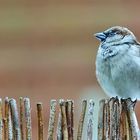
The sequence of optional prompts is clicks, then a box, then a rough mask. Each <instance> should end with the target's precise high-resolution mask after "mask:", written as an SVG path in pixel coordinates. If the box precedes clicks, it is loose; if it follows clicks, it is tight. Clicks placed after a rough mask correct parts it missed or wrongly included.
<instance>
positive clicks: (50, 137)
mask: <svg viewBox="0 0 140 140" xmlns="http://www.w3.org/2000/svg"><path fill="white" fill-rule="evenodd" d="M55 119H56V100H51V102H50V118H49V127H48V140H53V137H54V136H53V135H54V128H55Z"/></svg>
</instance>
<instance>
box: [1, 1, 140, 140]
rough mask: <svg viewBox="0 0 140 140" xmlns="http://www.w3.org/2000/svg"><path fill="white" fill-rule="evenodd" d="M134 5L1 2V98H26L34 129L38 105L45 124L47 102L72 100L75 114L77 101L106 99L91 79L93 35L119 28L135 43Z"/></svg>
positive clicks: (139, 23) (95, 42) (136, 5)
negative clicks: (109, 28)
mask: <svg viewBox="0 0 140 140" xmlns="http://www.w3.org/2000/svg"><path fill="white" fill-rule="evenodd" d="M139 5H140V2H139V1H137V0H133V1H131V0H118V1H115V0H106V1H103V0H70V1H68V0H56V1H55V0H46V1H45V0H41V1H37V0H20V1H17V0H14V1H3V2H2V1H1V4H0V96H1V97H2V98H4V97H5V96H9V97H14V98H19V97H20V96H23V97H24V96H28V97H30V98H31V101H32V109H33V114H32V118H33V126H35V127H33V128H36V126H37V123H36V119H35V118H36V112H35V109H36V106H35V105H36V102H38V101H42V102H43V104H44V110H45V113H44V118H45V119H46V120H47V116H48V113H49V100H50V99H60V98H63V99H73V100H74V101H75V110H76V113H77V112H79V111H80V108H79V105H80V104H81V100H82V99H90V98H93V99H95V101H97V102H98V100H100V99H101V98H104V97H106V96H105V94H104V92H103V91H102V89H101V88H100V87H99V85H98V83H97V80H96V77H95V57H96V53H97V49H98V45H99V42H98V40H96V39H95V38H94V37H93V34H94V33H96V32H99V31H102V30H104V29H106V28H108V27H111V26H114V25H121V26H126V27H128V28H129V29H131V30H132V31H133V32H134V33H135V35H136V36H137V38H138V40H140V28H139V27H140V18H139V13H140V9H139ZM139 107H140V105H137V108H136V112H137V116H138V120H139V122H140V115H139V113H138V110H139V109H138V108H139ZM76 116H78V117H79V114H78V113H77V115H76ZM47 123H48V121H46V125H47ZM35 134H36V133H34V135H33V137H34V139H36V138H35V137H36V135H35Z"/></svg>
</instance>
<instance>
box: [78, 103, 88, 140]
mask: <svg viewBox="0 0 140 140" xmlns="http://www.w3.org/2000/svg"><path fill="white" fill-rule="evenodd" d="M86 107H87V100H83V102H82V112H81V115H80V120H79V124H78V132H77V140H81V139H82V133H83V125H84V120H85V114H86Z"/></svg>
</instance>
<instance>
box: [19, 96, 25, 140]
mask: <svg viewBox="0 0 140 140" xmlns="http://www.w3.org/2000/svg"><path fill="white" fill-rule="evenodd" d="M19 109H20V131H21V140H24V129H23V128H24V125H23V124H24V101H23V98H22V97H20V98H19Z"/></svg>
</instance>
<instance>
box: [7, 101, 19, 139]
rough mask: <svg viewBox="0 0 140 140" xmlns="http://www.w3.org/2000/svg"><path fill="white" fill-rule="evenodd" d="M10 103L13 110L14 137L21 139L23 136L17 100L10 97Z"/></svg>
mask: <svg viewBox="0 0 140 140" xmlns="http://www.w3.org/2000/svg"><path fill="white" fill-rule="evenodd" d="M9 105H10V110H11V118H12V126H13V137H14V140H20V138H21V134H20V124H19V116H18V110H17V104H16V100H15V99H10V100H9Z"/></svg>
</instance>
